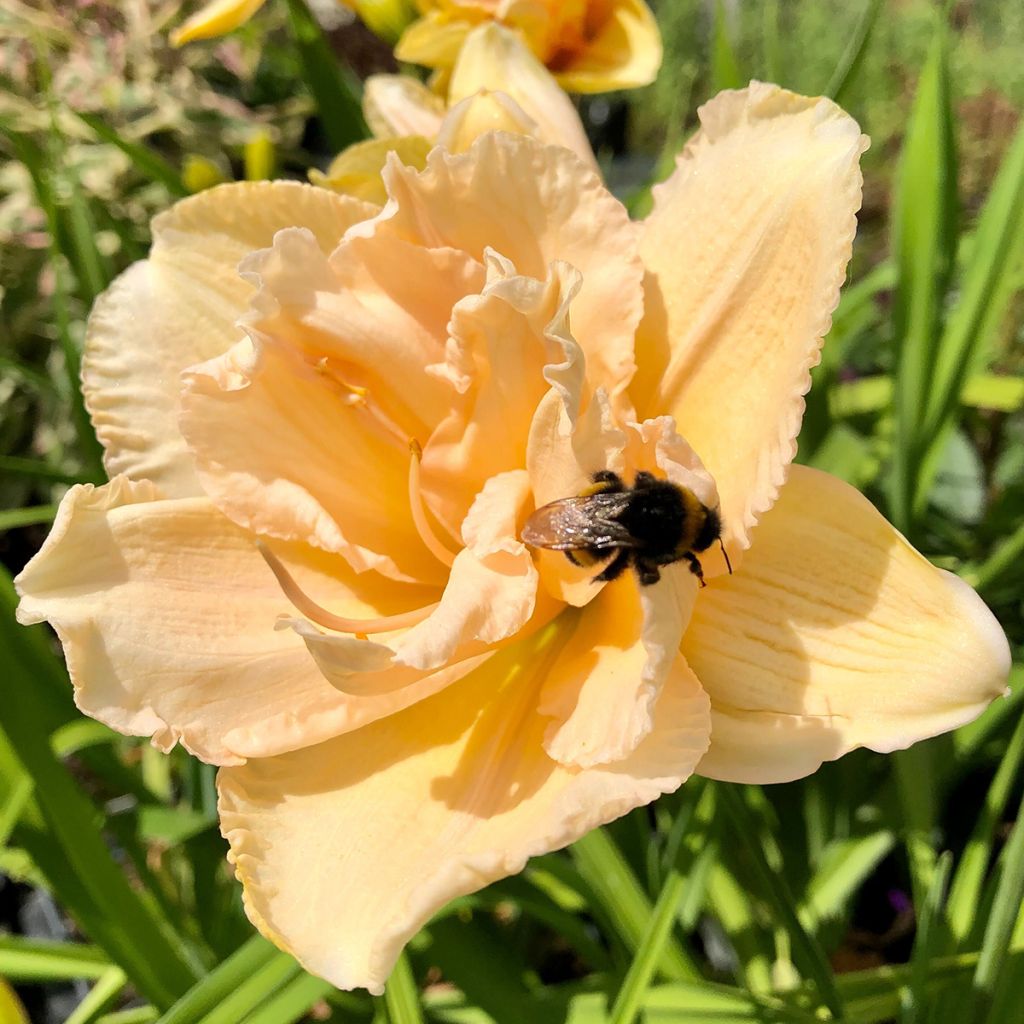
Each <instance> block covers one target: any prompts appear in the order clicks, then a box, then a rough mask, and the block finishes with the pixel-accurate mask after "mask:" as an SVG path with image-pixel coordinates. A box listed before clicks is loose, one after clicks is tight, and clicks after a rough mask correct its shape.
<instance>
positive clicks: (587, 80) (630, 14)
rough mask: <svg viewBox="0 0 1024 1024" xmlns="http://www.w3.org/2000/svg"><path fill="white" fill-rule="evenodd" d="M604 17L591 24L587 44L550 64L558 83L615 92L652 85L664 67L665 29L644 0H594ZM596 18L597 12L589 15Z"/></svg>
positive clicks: (578, 89) (567, 87) (571, 88)
mask: <svg viewBox="0 0 1024 1024" xmlns="http://www.w3.org/2000/svg"><path fill="white" fill-rule="evenodd" d="M590 6H591V7H592V8H593V9H594V10H595V11H601V14H602V18H603V20H602V21H601V22H600V23H597V24H594V25H592V26H591V36H590V38H589V39H588V40H587V43H586V45H585V46H583V47H581V48H580V50H579V51H578V52H577V53H575V54H573V55H571V56H569V57H568V58H567V59H566V60H564V62H562V61H558V60H557V59H556V60H555V61H553V62H552V63H551V64H550V67H551V69H552V70H553V71H554V72H555V75H556V77H557V79H558V84H559V85H560V86H561V87H562V88H563V89H565V90H567V91H568V92H583V93H591V92H610V91H612V90H613V89H634V88H636V87H638V86H641V85H648V84H650V83H651V82H653V81H654V79H655V78H656V77H657V74H658V69H659V68H660V67H661V56H662V47H661V33H660V32H659V31H658V23H657V22H656V21H655V20H654V15H653V14H652V13H651V9H650V8H649V7H648V6H647V4H646V3H644V2H643V0H612V2H611V4H610V7H611V10H610V11H607V12H605V11H603V10H602V9H603V8H607V7H608V6H609V5H608V4H604V3H592V4H591V5H590ZM590 17H591V18H593V15H590Z"/></svg>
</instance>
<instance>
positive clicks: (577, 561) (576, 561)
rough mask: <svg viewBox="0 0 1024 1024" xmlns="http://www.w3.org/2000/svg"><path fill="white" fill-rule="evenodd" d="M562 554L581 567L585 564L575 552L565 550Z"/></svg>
mask: <svg viewBox="0 0 1024 1024" xmlns="http://www.w3.org/2000/svg"><path fill="white" fill-rule="evenodd" d="M562 554H563V555H565V557H566V558H568V559H569V561H570V562H572V564H573V565H578V566H580V567H582V566H583V563H582V562H581V561H580V560H579V559H578V558H577V557H576V555H575V554H573V552H571V551H563V552H562Z"/></svg>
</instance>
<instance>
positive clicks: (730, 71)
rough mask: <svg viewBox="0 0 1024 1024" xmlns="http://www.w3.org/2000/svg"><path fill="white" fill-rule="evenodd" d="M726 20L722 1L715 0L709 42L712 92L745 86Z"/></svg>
mask: <svg viewBox="0 0 1024 1024" xmlns="http://www.w3.org/2000/svg"><path fill="white" fill-rule="evenodd" d="M728 20H729V19H728V16H727V15H726V12H725V6H724V5H723V3H722V0H715V24H714V37H713V39H712V42H711V82H712V89H711V91H712V92H721V91H722V90H723V89H739V88H741V87H742V86H744V85H746V84H747V83H746V80H745V79H744V77H743V73H742V72H741V71H740V64H739V61H738V60H737V58H736V51H735V49H734V48H733V45H732V40H731V39H730V38H729V24H728Z"/></svg>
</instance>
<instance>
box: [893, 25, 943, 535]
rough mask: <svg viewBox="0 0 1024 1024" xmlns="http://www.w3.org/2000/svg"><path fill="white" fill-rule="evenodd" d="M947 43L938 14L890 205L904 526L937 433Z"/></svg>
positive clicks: (896, 470)
mask: <svg viewBox="0 0 1024 1024" xmlns="http://www.w3.org/2000/svg"><path fill="white" fill-rule="evenodd" d="M947 50H948V43H947V38H946V28H945V25H944V24H943V23H942V21H941V20H940V19H939V18H938V17H937V18H936V28H935V36H934V39H933V42H932V46H931V50H930V52H929V55H928V60H927V62H926V63H925V66H924V69H923V71H922V72H921V77H920V79H919V81H918V85H917V94H916V96H915V98H914V106H913V110H912V111H911V115H910V121H909V124H908V125H907V132H906V137H905V139H904V143H903V155H902V157H901V160H900V166H899V171H898V181H897V186H896V196H895V202H894V206H893V219H892V233H893V238H892V251H893V254H894V258H895V262H896V267H897V281H896V290H895V292H894V295H893V326H894V330H895V337H896V348H897V371H896V376H895V380H894V392H893V399H894V412H895V422H894V428H895V436H894V438H893V473H892V482H891V488H890V511H891V514H892V519H893V522H894V524H895V525H896V527H897V529H899V530H900V531H901V532H903V533H906V534H911V533H912V532H913V526H914V525H915V517H916V515H917V513H918V510H917V509H916V507H915V496H916V495H917V494H918V487H919V484H918V476H919V473H920V472H921V463H922V458H923V455H924V453H925V451H926V449H927V447H928V445H929V444H930V443H931V441H932V437H930V436H928V434H927V433H926V425H925V424H926V414H925V410H926V408H927V407H928V396H929V394H930V393H931V388H932V383H933V371H934V367H935V362H936V351H935V347H936V342H935V339H936V338H937V337H938V336H939V327H940V322H941V315H942V307H943V303H944V301H945V295H946V290H947V286H948V283H949V277H950V272H951V268H952V266H953V260H954V257H955V253H956V244H957V196H956V174H957V162H956V151H955V146H954V139H953V115H952V108H951V99H950V86H949V71H948V55H947Z"/></svg>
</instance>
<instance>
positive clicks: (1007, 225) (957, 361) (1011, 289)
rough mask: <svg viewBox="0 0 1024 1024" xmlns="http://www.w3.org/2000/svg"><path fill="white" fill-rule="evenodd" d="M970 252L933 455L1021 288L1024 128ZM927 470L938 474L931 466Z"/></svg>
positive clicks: (938, 380)
mask: <svg viewBox="0 0 1024 1024" xmlns="http://www.w3.org/2000/svg"><path fill="white" fill-rule="evenodd" d="M969 251H970V257H969V259H968V260H967V262H966V266H965V268H964V272H963V282H962V285H961V287H960V290H959V295H958V298H957V302H956V304H955V305H954V306H953V308H952V310H951V311H950V314H949V317H948V321H947V324H946V329H945V331H944V332H943V334H942V337H941V339H940V341H939V344H938V347H937V350H936V353H935V365H934V369H933V371H932V375H931V382H930V387H929V389H928V392H927V394H926V395H925V402H926V409H925V412H924V419H923V425H922V429H923V430H924V432H925V436H929V435H930V436H931V438H932V442H931V446H932V448H933V449H934V448H936V447H938V446H939V445H940V444H941V441H942V440H943V436H944V432H945V430H946V429H947V428H948V426H949V424H950V422H951V420H952V418H953V416H954V414H955V412H956V409H957V406H958V404H959V401H960V395H961V392H962V391H963V389H964V384H965V382H966V380H967V379H968V375H969V374H970V373H972V372H977V371H978V370H979V369H981V368H982V367H981V363H982V362H983V361H984V359H985V357H986V356H987V355H988V354H989V353H991V351H992V350H993V348H994V343H995V339H996V334H997V332H998V331H999V330H1000V328H1001V327H1002V324H1003V320H1004V318H1005V315H1006V311H1007V309H1008V308H1009V304H1010V301H1011V299H1012V298H1013V295H1014V293H1015V291H1016V289H1017V287H1018V286H1019V275H1020V271H1021V266H1022V264H1024V125H1022V126H1021V127H1020V128H1019V129H1018V131H1017V135H1016V137H1015V139H1014V141H1013V143H1012V144H1011V146H1010V149H1009V151H1008V152H1007V154H1006V157H1005V159H1004V160H1003V163H1002V166H1001V167H1000V169H999V174H998V175H997V177H996V180H995V183H994V184H993V186H992V189H991V191H990V192H989V195H988V199H987V200H986V202H985V206H984V207H983V209H982V211H981V215H980V217H979V218H978V226H977V229H976V230H975V232H974V235H973V239H972V242H971V246H970V250H969ZM934 458H935V453H934V452H933V453H932V460H934ZM929 465H930V466H931V469H932V472H934V465H933V461H932V462H930V463H929ZM929 484H930V479H929V476H928V475H927V474H926V473H922V475H921V476H920V478H919V482H918V491H919V493H918V494H917V495H916V500H917V503H918V504H919V505H922V504H923V503H924V499H925V498H926V497H927V490H928V486H929Z"/></svg>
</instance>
